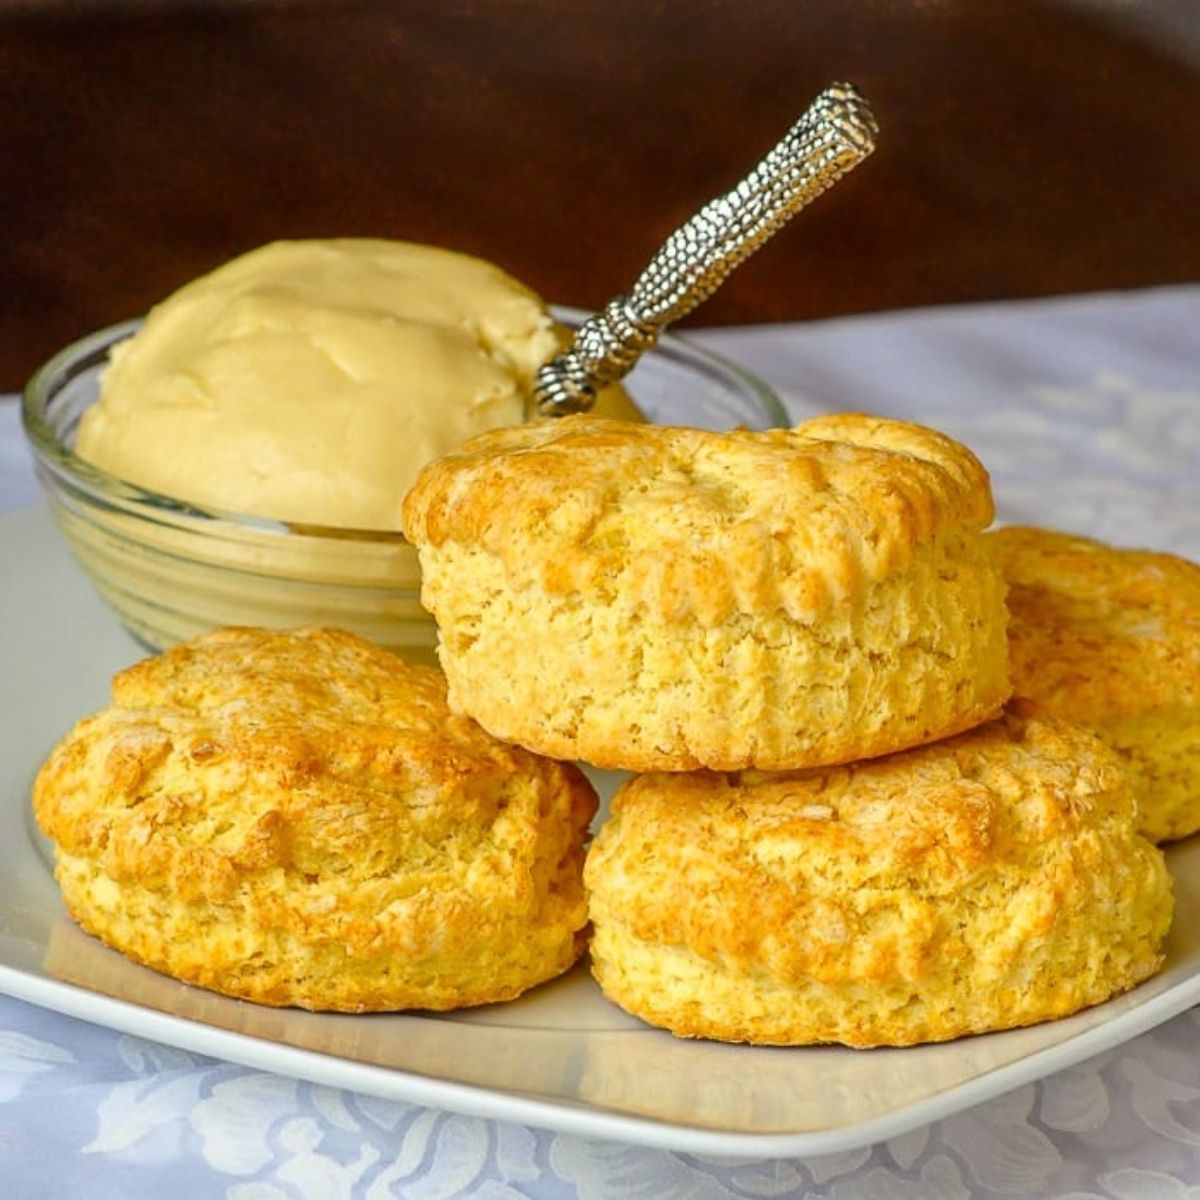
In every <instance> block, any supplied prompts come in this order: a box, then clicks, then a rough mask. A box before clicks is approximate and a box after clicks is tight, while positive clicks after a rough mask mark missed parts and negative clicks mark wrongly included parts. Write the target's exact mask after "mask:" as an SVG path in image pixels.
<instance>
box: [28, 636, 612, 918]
mask: <svg viewBox="0 0 1200 1200" xmlns="http://www.w3.org/2000/svg"><path fill="white" fill-rule="evenodd" d="M550 804H552V805H554V806H556V807H561V808H562V809H563V810H564V812H565V811H566V810H568V809H573V810H575V819H574V820H573V821H570V822H564V823H563V829H564V830H569V829H570V828H572V827H574V826H576V825H583V824H586V822H587V820H588V818H589V817H590V815H591V812H592V811H593V810H594V806H595V797H594V794H593V793H592V791H591V788H590V787H589V786H588V785H587V783H586V781H584V780H583V778H582V776H581V775H580V774H579V773H578V772H577V771H576V770H575V769H574V768H573V767H568V766H565V765H563V764H558V763H550V762H548V761H546V760H543V759H539V758H537V757H536V756H535V755H531V754H529V753H528V752H526V751H523V750H521V749H519V748H517V747H513V746H508V745H505V744H503V743H501V742H498V741H497V740H496V739H494V738H492V737H490V736H489V735H488V734H486V733H485V732H484V731H483V730H482V729H481V728H480V727H479V726H478V725H476V724H475V722H473V721H471V720H470V719H469V718H466V717H461V716H456V715H453V714H451V713H450V712H449V711H448V709H447V708H446V701H445V682H444V680H443V678H442V676H441V673H440V672H438V671H436V670H434V669H432V668H428V667H422V666H418V665H415V664H411V663H407V662H405V661H404V660H403V659H400V658H398V657H396V656H395V655H392V654H389V653H387V652H386V651H383V650H381V649H378V648H376V647H374V646H371V645H370V644H368V643H366V642H363V641H361V640H360V639H356V638H353V637H352V636H350V635H348V634H343V633H341V632H339V631H336V630H309V631H301V632H298V633H279V634H269V633H266V632H263V631H252V630H239V629H226V630H220V631H217V632H215V633H212V634H208V635H206V636H205V637H203V638H200V639H196V640H195V641H193V642H190V643H186V644H183V645H180V646H177V647H174V648H173V649H171V650H170V651H168V652H166V653H165V654H163V655H160V656H158V657H156V658H153V659H147V660H146V661H144V662H142V663H139V664H137V665H135V666H132V667H130V668H128V669H127V670H125V671H122V672H121V673H120V674H118V675H117V676H116V677H115V679H114V682H113V706H112V707H111V708H109V709H107V710H105V711H104V712H102V713H100V714H98V715H97V716H95V717H90V718H87V719H86V720H85V721H82V722H80V724H79V725H77V726H76V728H75V729H74V730H73V731H72V733H71V735H70V736H69V737H68V738H66V739H64V741H63V742H62V743H61V744H60V746H59V747H58V748H57V749H56V750H55V752H54V754H52V756H51V757H50V759H49V760H48V762H47V764H46V765H45V767H43V770H42V772H41V774H40V775H39V778H38V781H37V785H36V787H35V792H34V808H35V813H36V816H37V819H38V823H39V826H40V827H41V828H42V830H43V832H44V833H46V834H47V836H49V837H50V838H52V839H53V840H54V841H55V842H56V843H58V845H59V846H60V848H61V849H62V850H63V851H65V852H67V853H69V854H72V855H76V856H93V857H96V858H97V860H98V861H99V862H100V863H101V865H102V866H103V869H104V870H105V872H106V873H107V874H108V875H109V876H110V877H111V878H112V879H114V880H117V881H125V880H129V881H136V882H137V883H139V884H141V885H143V886H145V887H148V888H151V889H155V890H170V891H171V892H172V893H173V894H175V895H178V896H179V897H180V898H181V899H182V898H190V899H195V898H198V897H206V898H208V899H210V900H212V901H213V902H214V903H219V902H220V901H221V900H222V899H224V898H228V897H230V896H231V895H232V894H233V893H234V891H235V890H236V889H237V887H238V886H239V879H240V878H242V877H243V876H244V874H245V873H246V872H263V871H269V870H272V869H278V870H282V871H286V872H288V874H289V876H294V877H295V878H296V879H297V880H298V881H301V882H303V881H304V880H306V879H308V880H309V881H316V880H323V883H322V886H323V887H324V888H326V889H334V891H336V892H338V893H339V894H340V893H341V892H342V891H345V892H346V893H347V894H348V895H349V894H351V893H353V894H354V895H355V896H356V897H358V899H357V900H356V901H355V903H356V905H360V906H362V908H363V910H362V912H361V918H362V921H363V923H364V927H366V926H370V927H371V928H374V926H375V925H376V924H377V922H378V920H379V919H380V918H381V914H383V913H384V912H385V910H386V909H387V906H388V905H389V904H392V903H397V902H399V901H401V900H402V899H403V897H404V896H406V895H407V896H413V895H416V894H417V893H419V892H421V891H422V889H423V888H424V887H425V886H426V885H433V884H436V883H437V881H439V880H442V879H444V878H448V877H451V876H452V875H453V873H454V872H456V871H461V872H463V873H464V874H462V875H460V876H458V877H457V879H456V882H455V887H457V888H459V889H465V891H472V890H476V889H477V888H485V887H486V885H487V878H486V876H490V875H492V874H494V875H495V878H496V879H501V878H505V879H511V877H512V874H513V872H514V871H520V870H528V864H529V863H530V861H532V859H533V857H534V854H533V847H534V844H535V842H536V841H537V839H538V838H539V837H541V836H543V834H542V832H541V830H542V825H541V823H540V821H539V811H540V810H542V809H543V808H544V806H546V805H550ZM543 815H544V814H543ZM564 836H566V835H565V834H564ZM506 886H507V885H506ZM509 890H512V889H511V888H509ZM518 890H519V889H518ZM527 891H528V892H529V895H530V896H532V895H533V888H532V886H530V887H529V888H528V889H527ZM431 894H432V892H431ZM463 894H465V892H464V893H463ZM448 895H452V893H448ZM372 896H374V897H375V899H376V900H377V902H378V903H377V907H375V908H374V909H373V910H372V906H371V904H370V899H369V898H370V897H372ZM364 897H366V898H367V902H366V904H365V905H363V898H364ZM296 902H297V903H298V904H301V903H308V900H304V901H301V900H300V899H297V901H296ZM443 915H444V914H443ZM431 936H432V934H431Z"/></svg>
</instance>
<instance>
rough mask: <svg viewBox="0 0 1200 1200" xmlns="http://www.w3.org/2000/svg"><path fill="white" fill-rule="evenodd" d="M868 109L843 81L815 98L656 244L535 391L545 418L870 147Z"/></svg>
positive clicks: (600, 377)
mask: <svg viewBox="0 0 1200 1200" xmlns="http://www.w3.org/2000/svg"><path fill="white" fill-rule="evenodd" d="M877 133H878V127H877V126H876V123H875V118H874V116H873V115H872V113H871V109H870V106H869V105H868V104H867V102H866V101H865V100H864V99H863V98H862V96H860V95H859V93H858V91H857V90H856V89H855V88H854V87H853V86H852V85H851V84H848V83H835V84H833V85H832V86H831V87H828V88H826V89H825V91H823V92H822V93H821V94H820V95H819V96H818V97H817V98H816V100H815V101H813V103H812V105H811V106H810V107H809V108H808V110H807V111H806V112H805V113H804V115H803V116H801V118H800V119H799V120H798V121H797V122H796V124H795V125H793V126H792V128H791V129H790V130H788V132H787V134H786V136H785V137H784V138H783V140H782V141H781V142H780V143H779V144H778V145H777V146H776V147H775V148H774V149H773V150H772V151H771V152H770V153H769V154H768V155H767V156H766V157H765V158H764V159H763V160H762V161H761V162H760V163H759V164H758V165H757V166H756V167H755V168H754V170H752V171H751V172H750V174H749V175H747V176H746V178H745V179H743V180H742V181H741V183H739V184H738V185H737V187H735V188H734V189H733V190H732V191H730V192H727V193H725V194H724V195H722V196H718V197H716V199H714V200H710V201H709V202H708V203H707V204H706V205H705V206H704V207H703V208H702V209H701V210H700V211H699V212H698V213H696V215H695V216H694V217H692V218H691V220H689V221H688V222H686V224H684V225H681V226H680V227H679V228H678V229H677V230H676V231H675V232H674V233H673V234H671V236H670V237H669V238H667V240H666V241H665V242H664V243H663V245H662V247H661V248H660V249H659V251H658V253H657V254H655V256H654V257H653V258H652V259H651V260H650V263H649V265H648V266H647V267H646V269H645V270H644V271H643V272H642V273H641V275H640V276H639V277H638V280H637V282H636V283H635V284H634V285H633V287H632V288H631V289H630V290H629V292H628V293H626V294H624V295H620V296H617V297H615V298H614V299H613V300H610V301H609V303H608V305H607V306H606V307H605V308H604V311H603V312H600V313H597V314H596V315H595V316H593V317H590V318H588V320H587V321H586V322H584V324H583V325H581V326H580V328H579V329H578V331H577V332H576V334H575V340H574V342H573V343H572V345H571V347H570V348H569V349H568V350H566V351H564V352H563V353H562V354H560V355H559V356H558V357H557V358H555V359H552V360H551V361H550V362H548V363H546V364H545V365H544V366H542V367H541V368H540V369H539V370H538V373H537V378H536V380H535V383H534V399H535V401H536V403H537V407H538V410H539V411H540V412H541V413H542V414H544V415H546V416H563V415H564V414H566V413H572V412H582V411H584V410H586V409H588V408H590V407H591V406H592V403H593V401H594V400H595V395H596V390H597V388H599V387H602V386H603V385H605V384H607V383H612V382H614V381H616V380H618V379H620V378H621V377H622V376H623V375H625V374H626V373H627V372H628V371H629V370H630V369H631V368H632V367H633V364H634V363H635V362H637V360H638V358H640V357H641V355H642V354H644V353H645V352H646V351H647V350H649V349H650V347H651V346H653V345H654V343H655V342H656V341H657V340H658V335H659V334H660V333H661V332H662V331H663V329H664V328H665V327H666V326H667V325H669V324H670V323H671V322H672V321H675V320H678V319H679V318H680V317H682V316H683V315H684V314H685V313H688V312H691V310H692V309H693V308H695V307H696V305H698V304H700V303H701V302H702V301H703V300H706V299H707V298H708V297H709V296H711V295H712V293H713V292H715V291H716V290H717V288H718V287H720V286H721V284H722V283H723V282H724V280H725V278H726V276H728V275H729V273H730V272H731V271H733V270H734V268H735V267H737V266H738V264H739V263H741V262H742V261H743V260H744V259H746V258H748V257H749V256H750V255H751V254H753V253H754V251H755V250H757V249H758V248H759V247H760V246H761V245H762V244H763V243H764V242H766V241H767V240H768V238H770V237H771V236H772V235H773V234H774V233H775V232H776V230H778V229H779V228H780V227H781V226H782V225H783V224H784V223H785V222H786V221H788V220H789V219H790V218H791V217H793V216H795V214H796V213H798V212H799V211H800V210H801V209H802V208H803V207H804V206H805V205H806V204H808V203H810V202H811V201H812V200H815V199H816V197H817V196H819V195H820V194H821V193H822V192H823V191H825V189H826V188H828V187H830V186H831V185H833V184H834V183H836V182H837V181H838V180H839V179H840V178H841V177H842V176H843V175H845V174H846V172H847V171H849V170H851V169H852V168H854V167H855V166H857V165H858V164H859V163H860V162H862V160H863V159H864V158H866V156H867V155H868V154H870V153H871V151H872V150H873V149H874V148H875V138H876V135H877Z"/></svg>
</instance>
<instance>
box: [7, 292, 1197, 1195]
mask: <svg viewBox="0 0 1200 1200" xmlns="http://www.w3.org/2000/svg"><path fill="white" fill-rule="evenodd" d="M1198 329H1200V288H1173V289H1160V290H1155V291H1151V292H1143V293H1130V294H1125V295H1112V296H1094V297H1080V298H1074V299H1065V300H1058V301H1050V302H1039V303H1032V304H1012V305H989V306H976V307H972V308H956V309H945V310H940V311H939V310H934V311H926V312H914V313H899V314H886V315H881V316H876V317H870V318H860V319H855V320H844V321H836V322H826V323H820V324H814V325H809V326H796V325H787V326H772V327H760V328H754V329H742V330H723V331H719V332H712V333H709V334H706V335H704V336H703V339H702V340H706V341H708V343H709V344H711V345H712V346H713V347H714V348H716V349H719V350H721V351H723V352H724V353H726V354H727V355H729V356H730V357H733V358H736V359H739V360H740V361H742V362H744V363H746V364H747V365H748V366H750V367H751V368H753V369H755V370H757V371H758V372H759V373H760V374H762V375H764V376H765V377H766V378H768V379H769V380H770V381H771V382H773V383H774V384H775V385H776V387H777V388H778V389H779V390H780V392H781V394H782V395H783V396H784V398H785V401H786V402H787V404H788V406H789V409H790V411H791V412H792V413H793V415H795V416H796V417H797V418H800V417H803V416H805V415H809V414H811V413H812V412H815V411H821V410H828V409H864V410H871V411H877V412H884V413H888V414H890V415H895V416H902V417H907V418H909V419H913V420H919V421H924V422H927V423H929V424H933V425H936V426H938V427H940V428H943V429H945V430H947V431H948V432H950V433H952V434H954V435H955V436H958V437H960V438H962V439H963V440H964V441H966V442H967V443H968V444H969V445H971V446H973V447H974V448H975V449H976V450H977V452H978V453H979V454H980V456H981V457H982V458H983V459H984V461H985V464H986V465H987V466H988V468H989V470H990V471H991V473H992V476H993V483H994V487H995V491H996V495H997V500H998V504H999V511H1000V517H1001V519H1003V520H1008V521H1028V522H1034V523H1053V524H1055V525H1058V526H1059V527H1061V528H1066V529H1072V530H1077V531H1079V532H1083V533H1092V534H1095V535H1098V536H1101V537H1104V538H1106V539H1107V540H1110V541H1114V542H1117V543H1122V544H1130V545H1133V544H1136V545H1149V546H1154V547H1158V548H1162V549H1168V550H1174V551H1176V552H1179V553H1183V554H1186V555H1189V556H1191V557H1195V558H1200V336H1198V335H1197V332H1196V331H1197V330H1198ZM15 437H16V432H15V423H14V424H13V425H12V426H9V425H7V424H6V425H5V426H4V427H3V428H2V429H0V446H8V447H11V444H12V439H13V438H15ZM5 453H7V451H5ZM6 461H11V458H10V460H6ZM5 474H6V478H5V479H4V480H3V488H0V505H3V504H4V503H5V502H7V504H8V505H9V506H11V505H12V504H13V503H14V502H16V501H17V500H19V499H21V498H22V497H24V496H25V495H27V494H29V495H31V485H28V484H27V482H22V480H21V479H19V478H17V476H16V475H15V474H14V473H13V472H12V471H6V472H5ZM23 488H28V489H29V490H27V491H22V489H23ZM151 1196H153V1197H169V1198H171V1200H192V1198H193V1197H196V1198H199V1197H204V1198H206V1200H207V1198H209V1197H220V1198H224V1200H384V1198H391V1197H415V1198H420V1200H435V1198H438V1197H459V1196H475V1197H482V1198H484V1200H516V1198H518V1197H529V1198H535V1200H536V1198H542V1197H560V1196H575V1197H581V1198H583V1200H707V1198H708V1197H716V1198H727V1197H728V1198H738V1200H773V1198H778V1197H812V1198H814V1200H817V1198H820V1200H965V1198H970V1197H982V1198H984V1200H1001V1198H1005V1197H1007V1198H1011V1197H1057V1198H1059V1200H1200V1010H1192V1011H1190V1012H1187V1013H1184V1014H1182V1015H1181V1016H1178V1017H1175V1018H1174V1019H1173V1020H1171V1021H1169V1022H1167V1023H1166V1024H1164V1025H1161V1026H1160V1027H1159V1028H1157V1029H1155V1030H1153V1031H1151V1032H1149V1033H1146V1034H1143V1035H1142V1036H1141V1037H1138V1038H1136V1039H1135V1040H1133V1041H1131V1042H1129V1043H1128V1044H1126V1045H1124V1046H1121V1047H1119V1048H1117V1049H1114V1050H1110V1051H1108V1052H1106V1053H1104V1054H1102V1055H1100V1056H1098V1057H1096V1058H1093V1059H1090V1060H1088V1061H1086V1062H1084V1063H1081V1064H1079V1065H1077V1066H1075V1067H1072V1068H1069V1069H1067V1070H1064V1071H1061V1072H1059V1073H1057V1074H1054V1075H1052V1076H1049V1077H1048V1078H1046V1079H1043V1080H1041V1081H1040V1082H1037V1083H1033V1084H1028V1085H1026V1086H1023V1087H1020V1088H1018V1089H1016V1090H1015V1091H1012V1092H1010V1093H1008V1094H1006V1095H1003V1096H1000V1097H998V1098H996V1099H994V1100H992V1101H990V1102H988V1103H984V1104H981V1105H978V1106H976V1107H974V1108H972V1109H969V1110H967V1111H965V1112H959V1113H956V1114H954V1115H951V1116H948V1117H946V1118H944V1119H943V1120H941V1121H938V1122H935V1123H934V1124H932V1125H928V1126H926V1127H923V1128H919V1129H915V1130H912V1131H911V1132H908V1133H905V1134H903V1135H901V1136H897V1137H893V1138H891V1139H889V1140H888V1141H886V1142H883V1143H880V1144H879V1145H876V1146H873V1147H868V1148H862V1149H858V1150H852V1151H848V1152H845V1153H842V1154H837V1155H827V1156H823V1157H818V1158H810V1159H793V1160H774V1161H751V1162H739V1161H734V1160H728V1159H715V1158H707V1157H703V1156H697V1155H688V1154H672V1153H667V1152H664V1151H657V1150H649V1149H644V1148H637V1147H632V1146H628V1145H620V1144H614V1143H605V1142H600V1141H591V1140H587V1139H584V1138H580V1137H575V1136H568V1135H565V1134H555V1133H552V1132H548V1131H544V1130H537V1129H526V1128H522V1127H520V1126H516V1125H511V1124H505V1123H503V1122H496V1121H485V1120H481V1119H478V1118H474V1117H467V1116H462V1115H457V1114H453V1113H446V1112H438V1111H434V1110H429V1109H423V1108H419V1107H417V1106H414V1105H406V1104H401V1103H395V1102H390V1101H385V1100H379V1099H375V1098H372V1097H368V1096H361V1095H355V1094H352V1093H348V1092H340V1091H336V1090H333V1089H331V1088H328V1087H320V1086H317V1085H313V1084H309V1083H304V1082H299V1081H296V1080H292V1079H286V1078H281V1077H278V1076H273V1075H267V1074H264V1073H262V1072H258V1071H253V1070H249V1069H246V1068H243V1067H239V1066H234V1065H231V1064H228V1063H222V1062H219V1061H216V1060H212V1059H207V1058H204V1057H201V1056H199V1055H195V1054H190V1053H186V1052H184V1051H182V1050H176V1049H172V1048H170V1047H165V1046H161V1045H157V1044H154V1043H151V1042H147V1041H143V1040H141V1039H138V1038H135V1037H131V1036H128V1035H124V1034H118V1033H115V1032H112V1031H109V1030H105V1029H101V1028H98V1027H95V1026H91V1025H88V1024H85V1023H83V1022H80V1021H75V1020H72V1019H69V1018H66V1017H62V1016H59V1015H56V1014H52V1013H48V1012H43V1011H41V1010H39V1009H37V1008H34V1007H32V1006H29V1005H26V1004H23V1003H21V1002H19V1001H16V1000H11V999H8V998H0V1198H3V1200H9V1198H10V1197H11V1198H13V1200H25V1198H29V1200H34V1198H36V1200H66V1198H68V1197H69V1198H71V1200H75V1198H76V1197H86V1198H87V1200H118V1198H121V1200H124V1198H126V1197H151Z"/></svg>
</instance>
